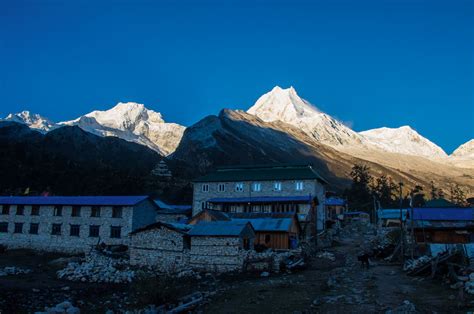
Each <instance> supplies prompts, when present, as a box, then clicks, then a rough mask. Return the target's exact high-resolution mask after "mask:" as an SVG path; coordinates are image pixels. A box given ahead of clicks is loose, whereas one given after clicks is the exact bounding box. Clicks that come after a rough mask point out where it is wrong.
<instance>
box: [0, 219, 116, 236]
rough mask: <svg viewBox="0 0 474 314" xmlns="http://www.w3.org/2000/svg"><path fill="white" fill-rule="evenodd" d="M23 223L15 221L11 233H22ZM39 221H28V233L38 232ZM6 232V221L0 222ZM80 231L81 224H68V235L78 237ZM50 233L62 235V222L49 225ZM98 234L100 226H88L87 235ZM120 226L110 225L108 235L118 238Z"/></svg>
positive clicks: (2, 229) (0, 227)
mask: <svg viewBox="0 0 474 314" xmlns="http://www.w3.org/2000/svg"><path fill="white" fill-rule="evenodd" d="M24 225H25V224H24V223H22V222H16V223H15V226H14V229H13V233H24V232H23V230H24ZM38 230H39V223H30V228H29V230H28V233H29V234H38ZM7 232H8V222H0V233H7ZM80 232H81V225H70V227H69V235H70V236H71V237H78V236H79V235H80ZM51 234H52V235H62V224H52V225H51ZM99 234H100V226H97V225H91V226H89V237H91V238H98V237H99ZM121 234H122V227H120V226H112V227H110V237H111V238H120V237H121V236H122V235H121Z"/></svg>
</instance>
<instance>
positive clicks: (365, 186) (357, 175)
mask: <svg viewBox="0 0 474 314" xmlns="http://www.w3.org/2000/svg"><path fill="white" fill-rule="evenodd" d="M369 171H370V168H369V167H368V166H366V165H361V164H356V165H354V166H353V167H352V171H351V173H350V176H351V177H352V185H351V188H350V189H349V190H348V191H347V198H348V200H349V205H350V207H351V209H353V210H363V211H367V212H370V211H371V209H372V206H373V201H372V193H371V189H370V184H371V183H372V179H373V178H372V176H371V175H370V172H369Z"/></svg>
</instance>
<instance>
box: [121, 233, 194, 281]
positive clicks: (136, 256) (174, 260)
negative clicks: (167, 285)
mask: <svg viewBox="0 0 474 314" xmlns="http://www.w3.org/2000/svg"><path fill="white" fill-rule="evenodd" d="M183 242H184V241H183V234H181V233H179V232H177V231H174V230H170V229H167V228H156V229H151V230H146V231H142V232H139V233H136V234H132V235H131V243H130V264H132V265H138V266H149V267H152V268H155V269H158V270H160V271H165V272H173V271H178V270H180V269H182V268H183V267H186V266H187V265H188V259H187V254H186V251H185V250H184V249H183V246H184V243H183Z"/></svg>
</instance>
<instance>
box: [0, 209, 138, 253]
mask: <svg viewBox="0 0 474 314" xmlns="http://www.w3.org/2000/svg"><path fill="white" fill-rule="evenodd" d="M31 207H32V206H25V209H24V215H16V206H15V205H12V206H10V213H9V215H2V214H0V222H8V223H9V225H8V233H0V244H3V245H6V246H7V247H8V248H30V249H37V250H45V251H61V252H71V253H75V252H85V251H88V250H90V249H91V247H93V246H94V245H96V244H97V243H99V241H100V242H104V243H105V244H108V245H118V244H124V245H128V243H129V237H128V236H127V235H128V234H129V233H130V232H131V231H132V214H133V208H132V207H123V209H122V218H112V207H111V206H103V207H101V217H91V207H90V206H82V207H81V213H80V217H71V211H72V207H71V206H63V209H62V216H54V215H53V213H54V206H40V214H39V215H38V216H32V215H31ZM15 223H23V224H24V225H23V230H22V233H14V228H15ZM30 223H39V230H38V234H29V230H30ZM56 223H57V224H61V235H52V234H51V230H52V225H53V224H56ZM72 224H74V225H80V233H79V236H71V235H70V227H71V225H72ZM90 225H98V226H100V232H99V237H98V238H96V237H89V226H90ZM111 226H120V227H121V228H122V229H121V238H119V239H117V238H111V237H110V227H111Z"/></svg>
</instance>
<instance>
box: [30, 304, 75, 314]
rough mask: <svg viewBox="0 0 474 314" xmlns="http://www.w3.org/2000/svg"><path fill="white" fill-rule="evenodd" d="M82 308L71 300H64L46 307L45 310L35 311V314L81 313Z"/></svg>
mask: <svg viewBox="0 0 474 314" xmlns="http://www.w3.org/2000/svg"><path fill="white" fill-rule="evenodd" d="M80 313H81V310H79V308H77V307H75V306H73V305H72V304H71V302H69V301H64V302H62V303H59V304H57V305H56V306H53V307H45V308H44V311H43V312H35V314H80Z"/></svg>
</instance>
